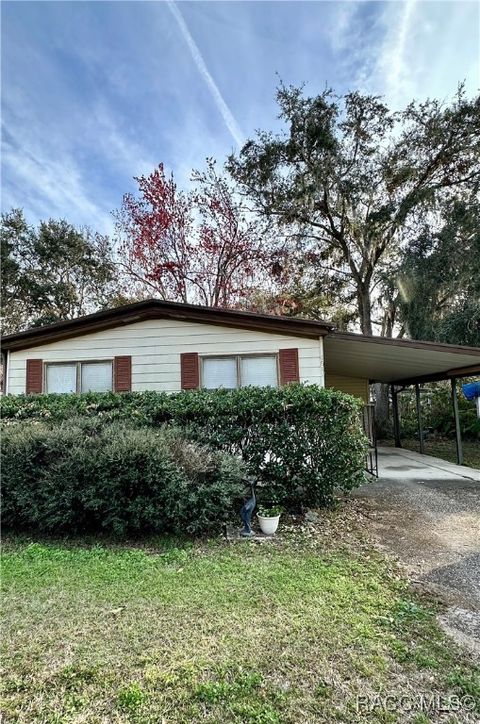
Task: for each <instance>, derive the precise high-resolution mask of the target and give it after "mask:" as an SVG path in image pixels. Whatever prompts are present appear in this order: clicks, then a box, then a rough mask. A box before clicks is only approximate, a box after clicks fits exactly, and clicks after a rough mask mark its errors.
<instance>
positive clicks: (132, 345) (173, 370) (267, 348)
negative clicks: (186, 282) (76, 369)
mask: <svg viewBox="0 0 480 724" xmlns="http://www.w3.org/2000/svg"><path fill="white" fill-rule="evenodd" d="M285 348H298V351H299V361H300V380H301V381H302V382H310V383H315V384H318V385H320V386H322V385H323V379H324V377H323V354H322V340H321V339H320V340H318V339H308V338H301V337H289V336H285V335H279V334H268V333H263V332H255V331H252V330H244V329H234V328H231V327H220V326H217V325H204V324H199V323H190V322H188V323H187V322H174V321H172V320H148V321H144V322H137V323H134V324H131V325H126V326H120V327H115V328H114V329H111V330H103V331H101V332H95V333H93V334H89V335H83V336H80V337H75V338H72V339H67V340H60V341H58V342H52V343H50V344H48V345H41V346H38V347H32V348H31V349H28V350H22V351H19V352H11V353H10V359H9V383H8V386H9V392H11V393H13V394H19V393H22V392H25V373H26V360H27V359H32V358H39V357H40V358H41V359H43V360H44V361H47V362H53V361H58V362H66V361H70V360H71V361H75V360H80V361H81V360H100V359H113V358H114V357H116V356H122V355H129V356H131V357H132V389H133V390H144V389H151V390H163V391H168V392H173V391H177V390H180V355H181V354H182V353H185V352H192V351H195V352H198V354H199V355H200V357H202V356H209V355H224V354H226V355H228V354H251V353H262V352H264V353H267V354H268V353H275V354H276V353H278V350H279V349H285Z"/></svg>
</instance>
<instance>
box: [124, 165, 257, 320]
mask: <svg viewBox="0 0 480 724" xmlns="http://www.w3.org/2000/svg"><path fill="white" fill-rule="evenodd" d="M135 180H136V181H137V183H138V188H139V194H138V195H137V196H135V195H133V194H126V195H125V196H124V197H123V203H122V207H121V209H120V211H118V212H116V214H115V218H116V229H117V233H118V237H119V244H118V248H119V263H120V265H121V267H122V269H123V270H124V272H125V274H126V277H127V280H128V283H129V286H130V292H131V291H132V289H131V287H132V284H133V286H134V287H135V292H136V293H137V294H150V295H152V296H158V297H160V298H161V299H165V300H171V301H180V302H190V303H199V304H204V305H207V306H212V307H239V306H242V307H246V306H249V305H250V304H249V302H250V299H251V295H252V293H253V292H254V290H255V289H256V288H257V286H258V284H259V283H260V281H261V279H262V275H263V274H264V271H265V269H266V267H267V263H268V254H267V250H266V248H265V244H264V242H263V241H262V238H261V235H260V234H259V231H258V226H256V225H255V223H254V220H253V219H251V218H249V216H248V211H247V210H246V209H245V208H244V207H243V206H242V202H241V200H240V198H239V197H237V196H236V195H235V192H234V190H233V189H232V188H231V186H230V185H229V184H228V182H227V181H226V179H225V178H224V177H223V176H221V175H220V174H218V172H217V169H216V166H215V161H214V160H213V159H207V165H206V170H205V171H204V172H199V171H194V172H193V174H192V189H191V190H190V191H188V192H187V191H182V190H181V189H179V188H178V187H177V185H176V183H175V181H174V178H173V175H172V176H167V175H166V174H165V170H164V167H163V164H160V165H159V166H158V168H157V169H155V171H153V173H151V174H150V175H149V176H141V177H139V178H136V179H135Z"/></svg>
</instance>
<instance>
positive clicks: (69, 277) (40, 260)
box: [0, 209, 117, 333]
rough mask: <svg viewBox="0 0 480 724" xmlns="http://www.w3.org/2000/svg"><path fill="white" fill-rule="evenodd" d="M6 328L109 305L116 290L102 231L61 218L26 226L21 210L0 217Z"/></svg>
mask: <svg viewBox="0 0 480 724" xmlns="http://www.w3.org/2000/svg"><path fill="white" fill-rule="evenodd" d="M0 236H1V261H2V272H3V273H2V287H1V316H2V318H3V326H4V331H6V332H9V333H10V332H16V331H20V330H22V329H25V328H26V327H29V326H37V325H40V324H48V323H50V322H55V321H58V320H61V319H72V318H74V317H78V316H80V315H82V314H88V313H89V312H93V311H96V310H97V309H99V308H103V307H105V306H108V305H109V304H110V302H111V300H112V299H113V298H114V297H115V295H116V293H117V282H116V274H115V267H114V264H113V260H112V249H111V245H110V242H109V240H108V238H107V237H106V236H102V235H100V234H96V233H93V232H92V231H91V230H89V229H87V228H85V229H82V230H77V229H75V228H74V227H73V226H72V225H71V224H69V223H68V222H67V221H65V220H63V219H62V220H59V221H56V220H53V219H50V220H49V221H42V222H40V224H39V226H38V228H34V227H33V226H31V225H29V224H28V223H27V221H26V220H25V217H24V215H23V212H22V211H21V210H20V209H12V211H10V212H9V213H6V214H3V215H2V220H1V231H0Z"/></svg>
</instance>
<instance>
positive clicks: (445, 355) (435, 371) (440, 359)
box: [324, 332, 480, 385]
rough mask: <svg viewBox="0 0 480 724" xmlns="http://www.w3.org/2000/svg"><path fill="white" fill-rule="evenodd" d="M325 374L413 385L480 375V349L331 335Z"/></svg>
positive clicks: (327, 345)
mask: <svg viewBox="0 0 480 724" xmlns="http://www.w3.org/2000/svg"><path fill="white" fill-rule="evenodd" d="M324 345H325V371H326V374H327V375H328V374H335V375H347V376H351V377H365V378H367V379H368V380H370V382H394V383H398V384H402V385H403V384H412V383H414V382H432V381H435V380H441V379H449V378H452V377H463V376H466V375H469V374H472V375H475V374H480V348H479V347H463V346H458V345H453V344H438V343H434V342H415V341H410V340H403V339H391V338H387V337H370V336H367V335H362V334H351V333H340V332H330V334H328V335H327V336H326V337H324Z"/></svg>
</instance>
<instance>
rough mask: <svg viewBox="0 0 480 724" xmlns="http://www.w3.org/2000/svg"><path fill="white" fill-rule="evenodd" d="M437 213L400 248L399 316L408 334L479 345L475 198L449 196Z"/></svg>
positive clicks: (478, 208) (479, 214) (479, 236)
mask: <svg viewBox="0 0 480 724" xmlns="http://www.w3.org/2000/svg"><path fill="white" fill-rule="evenodd" d="M442 217H443V218H442V224H441V226H440V227H439V228H438V229H432V228H431V227H430V226H428V225H425V226H424V228H423V229H422V230H421V232H420V234H419V235H418V237H417V238H416V239H414V240H413V241H412V242H411V243H410V244H409V246H408V247H407V249H406V251H405V255H404V257H403V259H402V263H401V265H400V269H399V273H398V287H399V290H400V293H399V295H398V296H399V299H398V307H399V318H400V319H401V321H402V322H403V324H404V325H405V327H406V330H407V332H408V335H409V336H410V337H412V338H413V339H427V340H432V341H437V342H450V343H457V344H467V345H468V344H470V345H478V346H480V202H479V201H478V199H477V198H475V196H473V197H472V198H469V199H454V200H453V201H452V202H451V203H450V204H447V205H445V206H444V208H443V209H442Z"/></svg>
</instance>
